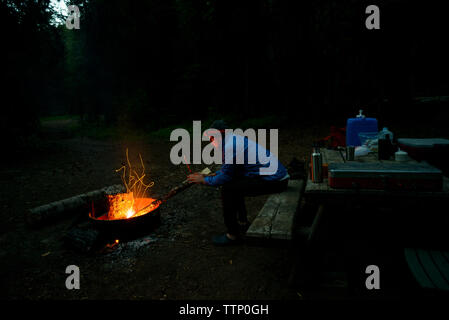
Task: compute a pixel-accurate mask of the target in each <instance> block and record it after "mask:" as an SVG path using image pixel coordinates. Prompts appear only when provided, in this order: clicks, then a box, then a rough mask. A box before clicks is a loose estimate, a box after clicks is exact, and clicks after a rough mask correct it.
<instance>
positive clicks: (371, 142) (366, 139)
mask: <svg viewBox="0 0 449 320" xmlns="http://www.w3.org/2000/svg"><path fill="white" fill-rule="evenodd" d="M378 137H379V134H378V133H377V132H360V133H359V138H360V146H366V147H367V148H368V149H369V151H370V152H377V151H378V140H379V139H378Z"/></svg>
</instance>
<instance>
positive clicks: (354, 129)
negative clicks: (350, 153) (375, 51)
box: [346, 110, 378, 146]
mask: <svg viewBox="0 0 449 320" xmlns="http://www.w3.org/2000/svg"><path fill="white" fill-rule="evenodd" d="M362 112H363V111H362V110H360V111H359V114H358V115H357V116H356V117H355V118H349V119H348V122H347V124H346V145H347V146H360V145H361V143H360V138H359V133H360V132H378V128H377V119H375V118H366V117H365V116H364V115H363V114H362Z"/></svg>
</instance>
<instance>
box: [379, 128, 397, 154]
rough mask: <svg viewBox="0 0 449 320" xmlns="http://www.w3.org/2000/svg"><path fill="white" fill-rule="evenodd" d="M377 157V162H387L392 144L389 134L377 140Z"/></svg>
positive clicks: (391, 151)
mask: <svg viewBox="0 0 449 320" xmlns="http://www.w3.org/2000/svg"><path fill="white" fill-rule="evenodd" d="M378 148H379V150H378V156H379V160H389V159H390V158H391V156H392V154H393V152H394V151H393V144H392V143H391V138H390V135H389V134H385V136H383V137H381V138H379V141H378Z"/></svg>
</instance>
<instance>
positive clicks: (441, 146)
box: [398, 138, 449, 175]
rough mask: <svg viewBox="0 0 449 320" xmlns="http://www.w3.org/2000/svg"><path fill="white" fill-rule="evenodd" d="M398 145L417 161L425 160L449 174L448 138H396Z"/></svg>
mask: <svg viewBox="0 0 449 320" xmlns="http://www.w3.org/2000/svg"><path fill="white" fill-rule="evenodd" d="M398 147H399V148H400V149H401V150H403V151H406V152H407V153H408V154H409V156H410V157H411V158H413V159H415V160H417V161H423V160H424V161H427V162H428V163H430V164H431V165H433V166H435V167H437V168H438V169H441V170H443V173H444V174H445V175H448V174H449V140H448V139H443V138H432V139H408V138H401V139H398Z"/></svg>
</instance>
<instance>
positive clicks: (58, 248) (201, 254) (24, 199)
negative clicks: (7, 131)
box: [0, 122, 351, 300]
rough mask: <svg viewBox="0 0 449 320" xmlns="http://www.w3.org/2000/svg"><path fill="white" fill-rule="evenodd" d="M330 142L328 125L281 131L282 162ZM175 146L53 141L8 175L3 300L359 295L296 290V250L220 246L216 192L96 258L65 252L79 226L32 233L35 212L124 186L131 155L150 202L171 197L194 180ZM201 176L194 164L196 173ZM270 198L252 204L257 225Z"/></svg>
mask: <svg viewBox="0 0 449 320" xmlns="http://www.w3.org/2000/svg"><path fill="white" fill-rule="evenodd" d="M64 123H65V122H62V124H61V128H60V129H61V130H62V129H63V127H64ZM56 127H57V126H56ZM53 129H54V127H53ZM327 134H328V127H323V128H319V127H308V128H307V129H285V130H282V129H281V130H280V132H279V146H280V150H279V158H280V160H281V162H283V163H284V164H286V165H288V163H289V162H290V161H291V160H292V159H293V158H294V157H296V158H297V159H299V160H304V159H305V158H306V157H308V155H309V152H310V148H309V146H310V145H311V143H312V141H313V139H316V138H317V137H323V136H325V135H327ZM292 137H295V139H292ZM172 145H173V143H169V142H168V141H165V140H164V139H153V140H152V141H150V142H149V141H148V140H135V139H134V140H128V141H127V140H125V139H123V140H118V141H113V142H112V141H100V140H93V139H87V138H82V137H70V136H68V137H61V136H59V135H54V136H53V138H52V136H51V135H50V136H49V137H48V139H47V140H46V142H45V143H44V144H42V145H41V146H40V147H39V149H40V151H36V152H34V153H33V154H29V155H27V156H25V157H22V158H21V159H20V160H18V161H15V162H14V163H13V164H10V165H8V166H4V167H3V168H1V170H0V180H1V183H0V188H1V190H0V194H1V196H2V198H1V204H0V205H1V209H2V210H1V211H0V219H1V221H2V223H1V224H0V261H1V264H0V274H1V279H0V281H1V290H0V299H33V300H35V299H38V300H39V299H88V300H91V299H123V300H128V299H137V300H139V299H152V300H161V299H162V300H166V299H207V300H208V299H217V300H219V299H270V300H272V299H274V300H277V299H313V298H314V297H319V298H332V299H345V298H350V297H351V296H350V295H349V294H348V292H347V290H346V289H345V286H344V285H342V286H334V287H333V288H332V286H327V287H326V286H324V287H322V288H321V289H320V290H318V293H317V291H316V290H315V291H313V290H312V291H307V290H303V289H301V288H300V287H298V286H295V285H293V286H292V285H289V283H288V279H289V276H290V272H291V270H292V266H293V262H294V254H295V252H296V251H295V248H292V247H291V246H288V245H283V246H282V245H281V246H258V245H250V244H243V245H241V246H235V247H226V248H222V247H215V246H213V245H212V243H211V238H212V236H213V235H216V234H219V233H222V232H224V231H225V229H224V225H223V218H222V211H221V201H220V194H219V190H218V189H217V188H211V187H207V186H202V185H195V186H193V187H191V188H189V189H187V190H186V191H184V192H183V193H181V194H179V195H177V196H176V197H174V198H172V199H171V200H170V201H168V202H167V203H166V204H165V205H164V206H162V207H161V226H160V227H159V228H157V229H156V230H155V231H153V232H151V233H149V234H148V235H147V236H146V237H143V238H141V239H136V240H134V241H130V242H122V243H120V244H119V245H118V246H117V247H116V248H115V250H112V251H111V252H109V253H104V254H91V255H87V254H83V253H79V252H76V251H74V250H71V249H70V248H68V247H67V246H65V245H64V242H63V241H62V238H63V236H64V234H65V233H66V232H67V231H68V230H69V229H70V227H71V224H72V223H73V221H74V220H73V219H66V220H62V221H58V222H57V223H53V224H49V225H46V226H44V227H40V228H30V227H29V226H28V225H27V223H26V215H27V211H28V210H29V209H31V208H34V207H37V206H40V205H43V204H47V203H50V202H53V201H57V200H62V199H65V198H69V197H72V196H75V195H78V194H83V193H85V192H88V191H92V190H97V189H100V188H103V187H105V186H109V185H113V184H120V183H121V180H120V176H119V174H118V173H116V172H115V170H116V169H118V168H119V167H120V166H121V163H123V162H124V161H125V159H126V158H125V150H126V148H129V154H130V155H131V156H132V157H137V155H138V153H140V154H141V155H142V158H143V159H144V161H145V165H146V168H147V173H149V176H150V177H151V178H150V179H151V181H154V182H155V184H154V186H153V188H152V189H151V191H150V194H158V195H160V194H164V193H165V192H167V191H168V190H170V188H172V187H173V186H176V185H178V184H179V183H180V182H182V181H183V180H184V179H185V178H186V175H187V174H188V168H187V167H186V166H184V165H173V164H172V163H171V162H170V159H169V153H170V148H171V146H172ZM201 169H202V166H199V165H192V170H193V171H200V170H201ZM213 169H216V168H213ZM266 199H267V196H260V197H255V198H249V199H248V200H247V208H248V213H249V219H250V220H252V219H253V218H254V217H255V216H256V215H257V213H258V212H259V210H260V209H261V208H262V206H263V204H264V202H265V201H266ZM68 265H76V266H78V267H79V268H80V275H81V277H80V285H81V289H80V290H67V289H66V286H65V281H66V278H67V276H68V275H67V274H66V273H65V270H66V267H67V266H68ZM323 288H324V289H323Z"/></svg>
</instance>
